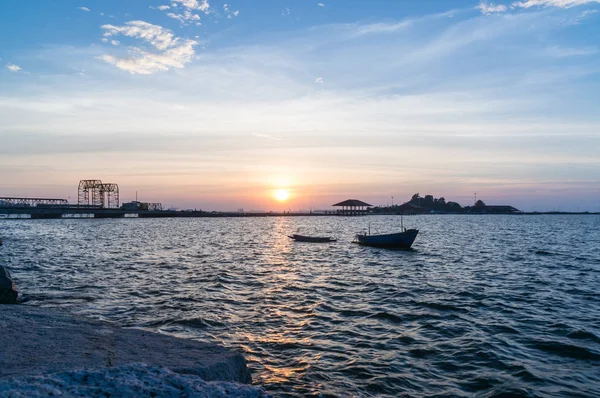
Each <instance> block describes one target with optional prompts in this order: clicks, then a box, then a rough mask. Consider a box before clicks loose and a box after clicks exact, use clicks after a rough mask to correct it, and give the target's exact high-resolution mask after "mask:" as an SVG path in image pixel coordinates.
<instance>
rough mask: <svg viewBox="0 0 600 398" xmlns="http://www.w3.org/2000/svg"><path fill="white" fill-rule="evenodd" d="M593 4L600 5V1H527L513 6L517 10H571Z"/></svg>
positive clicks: (515, 3)
mask: <svg viewBox="0 0 600 398" xmlns="http://www.w3.org/2000/svg"><path fill="white" fill-rule="evenodd" d="M592 3H600V0H526V1H517V2H514V3H513V4H512V6H513V7H515V8H516V7H520V8H530V7H535V6H538V7H560V8H571V7H575V6H581V5H584V4H592Z"/></svg>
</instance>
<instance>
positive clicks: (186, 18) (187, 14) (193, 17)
mask: <svg viewBox="0 0 600 398" xmlns="http://www.w3.org/2000/svg"><path fill="white" fill-rule="evenodd" d="M167 17H169V18H173V19H176V20H178V21H179V22H181V23H182V24H183V25H186V24H189V23H191V22H196V21H199V20H200V15H198V14H194V13H192V12H191V11H189V10H185V11H184V12H183V13H181V14H175V13H173V12H169V13H167Z"/></svg>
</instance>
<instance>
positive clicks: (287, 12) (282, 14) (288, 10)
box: [281, 8, 291, 17]
mask: <svg viewBox="0 0 600 398" xmlns="http://www.w3.org/2000/svg"><path fill="white" fill-rule="evenodd" d="M290 13H291V11H290V9H289V8H284V9H283V10H281V16H283V17H286V16H288V15H290Z"/></svg>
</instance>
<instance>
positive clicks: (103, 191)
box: [77, 180, 119, 209]
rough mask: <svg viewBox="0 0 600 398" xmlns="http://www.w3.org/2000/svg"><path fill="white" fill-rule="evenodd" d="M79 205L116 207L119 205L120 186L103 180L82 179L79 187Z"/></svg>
mask: <svg viewBox="0 0 600 398" xmlns="http://www.w3.org/2000/svg"><path fill="white" fill-rule="evenodd" d="M77 204H78V205H79V206H94V207H100V208H108V209H116V208H118V207H119V186H118V185H117V184H112V183H110V184H109V183H107V184H104V183H103V182H102V181H101V180H81V181H79V188H78V189H77Z"/></svg>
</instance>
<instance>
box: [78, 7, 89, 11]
mask: <svg viewBox="0 0 600 398" xmlns="http://www.w3.org/2000/svg"><path fill="white" fill-rule="evenodd" d="M77 9H78V10H81V11H85V12H90V9H89V8H87V7H77Z"/></svg>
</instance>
